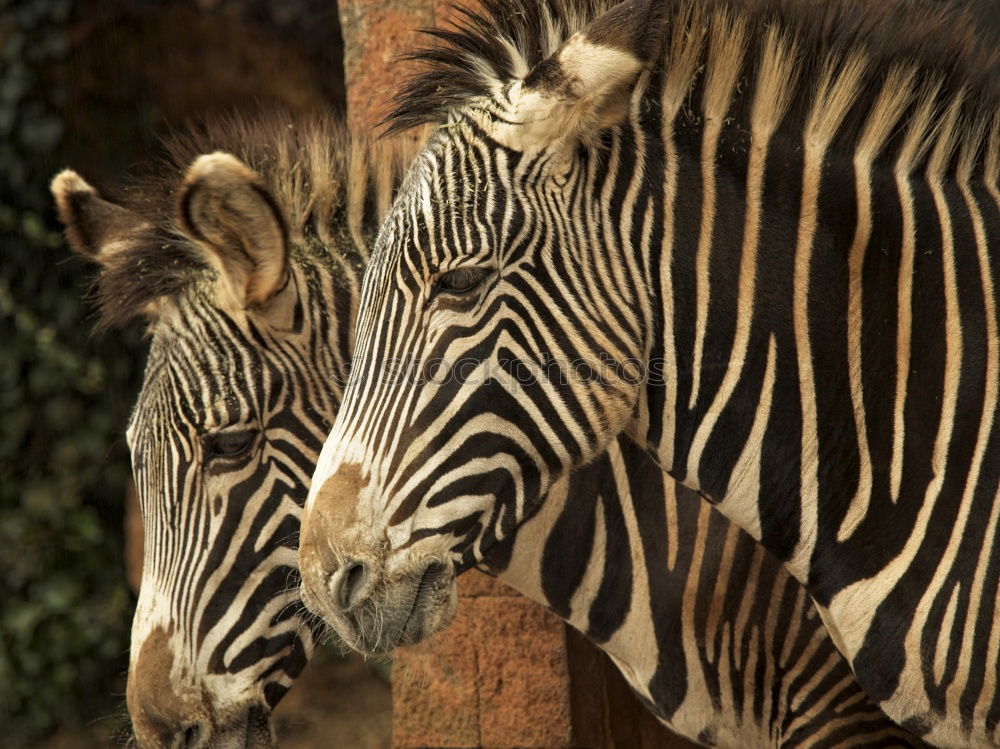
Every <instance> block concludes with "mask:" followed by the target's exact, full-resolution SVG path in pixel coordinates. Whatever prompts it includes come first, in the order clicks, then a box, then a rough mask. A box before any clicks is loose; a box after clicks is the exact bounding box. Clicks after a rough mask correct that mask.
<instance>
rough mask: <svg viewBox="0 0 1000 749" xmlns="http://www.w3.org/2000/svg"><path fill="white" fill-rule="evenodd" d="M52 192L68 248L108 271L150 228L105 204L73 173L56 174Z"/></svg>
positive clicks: (110, 204) (128, 211)
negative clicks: (122, 252)
mask: <svg viewBox="0 0 1000 749" xmlns="http://www.w3.org/2000/svg"><path fill="white" fill-rule="evenodd" d="M51 189H52V195H53V197H54V198H55V199H56V211H57V213H58V214H59V220H60V221H61V222H62V224H63V226H65V227H66V239H67V240H68V241H69V246H70V247H71V248H72V249H73V250H74V251H75V252H77V253H79V254H81V255H83V256H84V257H86V258H88V259H89V260H93V261H94V262H97V263H100V264H101V265H103V266H105V267H108V266H109V265H111V264H112V263H113V262H114V258H115V256H116V255H117V254H118V253H119V252H121V251H122V250H124V249H127V248H128V247H130V246H132V245H133V244H134V243H135V241H136V240H138V239H139V238H140V237H141V236H142V235H143V234H144V233H145V232H147V231H148V230H149V229H150V228H151V227H150V225H149V223H148V222H146V221H145V220H144V219H143V218H142V217H141V216H139V214H137V213H133V212H132V211H130V210H128V209H127V208H122V207H121V206H120V205H115V204H114V203H109V202H108V201H107V200H104V199H103V198H102V197H101V196H100V195H99V194H98V193H97V190H95V189H94V188H93V187H91V186H90V185H89V184H87V182H86V181H85V180H84V179H83V177H81V176H80V175H79V174H77V173H76V172H74V171H73V170H72V169H66V170H64V171H62V172H60V173H59V174H57V175H56V177H55V179H53V180H52V186H51Z"/></svg>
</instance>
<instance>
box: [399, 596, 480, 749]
mask: <svg viewBox="0 0 1000 749" xmlns="http://www.w3.org/2000/svg"><path fill="white" fill-rule="evenodd" d="M477 639H478V634H477V633H476V626H475V624H474V623H473V622H472V621H471V620H470V619H469V618H468V617H465V616H462V615H461V614H460V615H459V616H458V617H457V618H456V620H455V622H453V623H452V625H451V626H450V627H448V628H447V629H446V630H444V632H442V633H441V634H440V635H437V636H436V637H433V638H431V639H430V640H428V641H425V642H423V643H420V644H418V645H414V646H412V647H408V648H402V649H400V650H398V651H396V654H395V656H394V658H393V670H392V745H393V746H394V747H396V749H418V748H421V749H422V748H423V747H448V748H449V749H465V748H466V747H478V746H479V743H480V742H479V716H478V705H477V703H478V699H479V698H478V696H477V695H476V689H475V684H476V645H475V643H476V640H477Z"/></svg>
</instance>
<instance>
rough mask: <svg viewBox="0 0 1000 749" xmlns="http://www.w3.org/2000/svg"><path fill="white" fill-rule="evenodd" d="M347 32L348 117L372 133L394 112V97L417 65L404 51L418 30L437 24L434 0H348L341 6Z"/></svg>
mask: <svg viewBox="0 0 1000 749" xmlns="http://www.w3.org/2000/svg"><path fill="white" fill-rule="evenodd" d="M339 13H340V25H341V29H342V33H343V35H344V79H345V83H346V86H347V122H348V125H349V127H350V129H351V131H352V132H354V133H359V134H368V133H370V132H371V130H372V128H374V127H375V126H376V125H377V124H378V123H379V122H381V120H382V119H383V118H384V117H385V115H386V114H387V113H388V111H389V100H390V98H391V96H392V95H393V94H394V93H395V91H396V90H397V88H398V85H399V82H400V81H402V80H404V79H405V76H406V74H407V72H408V71H412V70H413V69H414V68H413V66H412V64H408V63H405V62H402V61H400V60H399V59H398V58H399V55H400V54H401V53H403V52H406V51H407V50H410V49H412V48H414V47H415V46H417V45H419V44H420V43H421V40H420V38H419V34H418V33H417V30H418V29H420V28H425V27H428V26H433V25H434V9H433V5H432V3H431V2H430V1H421V0H389V1H388V2H384V1H379V0H353V1H352V0H347V1H346V2H343V1H342V2H341V3H340V6H339Z"/></svg>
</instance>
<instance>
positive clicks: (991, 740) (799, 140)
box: [300, 0, 1000, 746]
mask: <svg viewBox="0 0 1000 749" xmlns="http://www.w3.org/2000/svg"><path fill="white" fill-rule="evenodd" d="M484 5H485V10H484V11H483V13H484V15H483V16H482V17H479V16H475V17H473V18H472V19H471V20H469V21H468V22H467V23H466V25H465V26H464V27H463V28H461V29H460V30H459V31H458V32H456V33H454V34H451V35H445V36H444V37H443V43H442V46H441V47H437V48H434V49H433V50H432V51H430V52H428V53H427V54H425V55H423V59H424V61H425V62H426V63H427V65H428V69H427V72H425V73H423V74H421V75H419V76H417V78H416V79H415V80H414V81H413V82H412V84H410V85H409V88H408V89H407V90H406V91H404V93H403V94H402V95H401V96H400V99H399V102H400V103H399V108H398V110H397V123H398V124H400V126H406V125H409V124H412V123H414V122H421V121H428V120H430V121H434V122H438V123H440V124H443V125H444V127H441V128H440V129H439V130H438V131H437V133H436V134H435V136H434V137H432V138H431V140H430V141H429V143H428V145H427V147H426V148H425V150H424V152H423V153H422V154H421V155H420V156H419V157H418V160H417V163H416V165H415V166H414V168H413V169H412V170H411V173H410V175H409V177H408V181H407V183H406V184H405V185H404V187H403V189H402V190H401V193H400V196H399V197H398V198H397V201H396V204H395V205H394V207H393V210H392V211H391V212H390V214H389V216H388V218H387V220H386V223H385V224H384V226H383V229H382V231H381V233H380V235H379V238H378V241H377V244H376V249H375V252H374V255H373V258H372V264H371V266H370V269H369V271H368V275H367V277H366V279H365V283H364V286H363V289H362V299H361V306H360V313H359V323H358V347H357V354H356V367H355V371H354V373H353V375H352V378H351V380H350V382H349V384H348V388H347V392H346V394H345V401H344V406H343V408H342V409H341V411H340V414H339V416H338V419H337V422H336V424H335V426H334V428H333V430H332V432H331V435H330V438H329V440H328V442H327V445H326V446H325V448H324V452H323V455H322V456H321V459H320V463H319V465H318V467H317V472H316V474H315V476H314V482H313V488H312V493H311V495H310V499H309V501H308V502H307V514H306V520H305V522H304V526H303V531H304V539H305V541H308V544H307V543H306V542H304V543H303V545H302V547H301V553H300V559H302V560H304V559H307V558H309V555H311V554H314V553H315V552H314V548H313V547H314V545H315V543H316V542H314V541H313V540H311V539H310V537H309V532H310V526H311V523H310V518H311V517H312V516H313V515H314V514H315V515H316V516H317V517H319V516H321V515H322V514H323V513H324V512H325V509H324V508H326V507H328V506H329V505H330V503H331V502H334V501H335V497H336V501H337V502H341V503H346V502H350V503H351V504H352V505H353V506H354V507H355V509H354V511H353V517H354V518H355V520H353V521H352V522H353V523H354V525H350V524H349V525H347V526H346V528H345V534H344V535H345V537H346V536H350V535H351V534H352V533H354V529H355V527H356V528H358V529H359V531H358V532H359V533H360V532H361V531H360V529H362V528H364V529H365V531H364V532H365V533H366V534H367V536H366V537H367V538H370V539H372V541H371V543H372V544H378V545H381V547H385V548H387V549H388V550H385V548H381V547H376V546H371V547H369V546H364V545H362V544H361V542H357V541H352V543H353V545H352V546H346V545H344V544H342V545H341V546H340V547H338V548H337V549H336V550H335V552H336V556H337V557H338V558H339V557H340V556H346V557H353V558H363V559H371V560H375V561H374V562H372V564H373V565H376V566H377V565H378V564H384V566H385V568H386V570H391V569H392V568H393V566H394V565H395V566H399V565H402V564H404V562H403V561H402V560H404V558H410V559H413V560H416V559H417V558H419V557H424V558H426V557H430V558H435V559H437V558H450V559H451V560H453V561H454V563H455V565H456V567H457V568H458V569H461V568H463V567H465V566H469V565H471V564H474V563H476V562H478V561H479V560H480V559H482V558H483V556H484V555H485V554H487V553H488V552H489V550H490V549H491V548H493V547H495V545H496V544H497V543H499V542H502V541H503V540H504V539H505V538H507V537H508V536H509V535H510V534H511V533H512V532H513V529H514V528H516V527H517V525H518V524H519V523H520V522H522V521H524V520H525V519H527V518H529V517H530V516H531V515H532V513H534V512H536V511H537V510H538V507H539V502H540V498H541V496H542V493H543V492H544V491H545V490H546V489H548V488H549V487H550V486H551V485H552V483H553V482H554V481H555V480H557V479H558V478H559V477H560V476H562V475H563V474H565V473H566V472H567V471H568V470H570V469H572V468H574V467H576V466H579V465H581V464H583V463H586V462H587V461H589V460H592V459H593V457H594V456H595V455H596V454H598V453H599V452H600V451H601V450H603V449H604V448H605V447H606V446H607V444H608V442H609V440H611V439H613V438H614V437H615V436H616V435H619V434H621V433H627V434H630V435H633V436H635V437H637V438H639V439H640V440H641V442H642V443H643V445H644V447H646V448H647V449H648V450H649V451H650V452H651V453H652V454H654V455H655V456H656V458H657V460H658V462H659V464H660V465H661V466H662V467H663V468H664V469H667V470H668V471H670V472H671V473H672V474H673V475H674V476H676V477H677V478H678V479H680V480H682V481H683V482H684V483H685V484H687V485H688V486H690V487H693V488H695V489H696V490H698V491H699V492H700V493H702V494H703V495H704V496H705V497H707V498H709V499H710V500H712V501H713V502H715V503H717V504H718V506H719V508H720V509H721V511H722V512H723V513H724V514H726V515H727V516H729V517H730V518H731V519H732V520H734V521H735V522H736V523H737V524H738V525H739V526H741V527H742V528H744V529H745V530H747V531H748V532H750V533H751V534H752V535H753V536H754V537H756V538H757V539H759V540H760V541H761V543H762V544H763V545H764V546H765V547H766V548H768V549H769V550H771V551H772V552H773V553H775V554H776V555H777V556H778V557H779V558H780V559H782V560H783V561H784V563H785V565H786V566H787V568H788V569H789V570H790V571H791V572H792V574H793V575H794V576H795V577H797V578H798V579H799V580H800V581H801V582H802V583H803V584H805V585H806V587H807V589H808V591H809V592H810V594H811V595H812V596H813V598H814V600H815V601H816V602H817V603H818V604H819V605H820V606H821V610H822V612H823V616H824V619H825V622H826V625H827V627H828V628H829V630H830V632H831V634H832V636H833V638H834V640H835V642H836V643H837V645H838V646H839V647H840V649H841V650H842V651H843V652H844V653H845V654H846V655H847V656H848V657H849V658H850V660H851V662H852V664H853V667H854V669H855V672H856V673H857V675H858V679H859V681H860V682H861V684H862V685H863V686H864V687H865V689H866V690H867V691H868V692H869V694H870V695H872V696H873V697H874V698H876V699H877V700H879V701H880V702H881V704H882V707H883V708H884V709H885V710H886V711H887V713H888V714H889V715H890V716H892V717H893V718H894V719H895V720H897V721H898V722H900V723H901V724H903V725H906V726H908V727H909V728H911V729H913V730H915V731H918V732H920V733H922V734H924V735H925V736H926V738H928V739H929V740H930V741H932V742H933V743H937V744H941V745H948V746H967V745H969V744H974V745H997V744H998V743H1000V728H998V723H1000V691H998V688H997V687H998V679H997V676H998V670H1000V615H998V609H997V601H998V586H1000V539H998V537H997V534H996V532H995V531H996V528H997V525H998V519H1000V491H998V489H1000V460H998V459H997V456H998V455H1000V450H998V444H997V440H998V439H1000V428H998V425H997V388H998V381H1000V380H998V367H1000V352H998V340H1000V339H998V335H997V317H996V312H997V311H996V301H997V300H996V296H997V295H996V273H997V270H996V267H995V266H996V264H997V263H996V257H995V255H996V242H997V239H996V238H997V237H998V236H1000V203H998V199H997V198H998V183H997V179H998V173H1000V90H998V84H997V81H998V80H1000V77H998V76H997V70H998V67H997V65H996V63H995V59H994V57H993V56H992V55H991V54H987V53H984V52H982V51H981V50H979V49H978V48H977V47H976V45H975V43H974V40H973V37H972V36H971V34H970V32H968V29H967V27H966V26H964V25H963V23H962V19H960V18H958V17H956V16H953V15H949V13H948V12H946V11H945V10H941V9H934V10H931V9H929V8H928V7H923V6H919V5H915V4H913V3H907V2H898V3H896V2H888V3H884V4H880V5H879V6H877V7H876V6H872V5H871V4H869V3H862V2H855V1H854V0H839V1H838V2H834V3H826V4H821V5H816V4H809V3H804V4H803V3H783V2H778V1H777V0H775V1H774V2H760V3H756V2H755V3H749V2H742V0H719V2H713V3H701V2H693V1H692V0H662V1H660V2H639V1H638V0H636V1H634V2H628V3H625V4H623V5H621V6H618V7H617V8H611V9H610V10H608V11H607V13H605V14H604V15H600V14H599V13H595V12H593V11H592V10H591V9H589V8H587V9H583V10H582V11H581V10H580V9H576V11H573V9H572V7H571V8H570V10H569V11H567V8H566V7H565V6H566V5H569V6H572V5H573V4H572V3H565V4H564V3H561V2H552V3H548V4H542V6H541V8H539V7H537V6H536V4H534V3H523V4H520V3H519V4H517V7H516V8H513V9H512V8H511V7H510V5H509V4H507V3H499V2H496V3H490V2H487V3H485V4H484ZM607 7H608V6H605V9H607ZM581 15H583V16H588V17H587V18H581V17H580V16H581ZM553 19H555V21H553ZM588 21H592V25H590V26H587V27H586V28H585V29H584V30H583V31H581V33H579V34H577V35H575V36H571V34H572V32H575V31H580V30H581V29H583V28H584V24H585V23H586V22H588ZM532 24H535V26H534V27H533V26H532ZM553 29H555V30H556V31H553ZM560 30H561V32H562V33H559V32H560ZM554 37H558V38H555V39H554ZM420 56H421V55H419V54H418V57H420ZM456 268H477V269H480V271H481V272H482V273H483V274H484V276H485V280H484V281H483V283H481V284H480V285H479V286H478V287H476V288H475V289H472V290H470V291H469V292H468V293H465V294H461V295H458V294H455V293H452V292H450V291H449V290H448V288H447V284H446V283H443V282H442V280H443V279H444V281H445V282H446V281H447V278H448V276H447V274H448V273H450V272H451V271H453V269H456ZM442 361H443V362H445V363H447V364H449V365H452V366H453V367H454V369H453V370H452V371H451V374H452V376H450V377H446V378H431V377H423V378H420V377H417V378H414V377H408V378H401V377H396V376H386V371H387V369H388V366H389V364H390V363H392V365H393V366H394V367H398V366H399V364H398V363H399V362H404V363H405V366H406V367H408V368H409V371H412V372H416V373H418V374H420V373H426V372H427V371H428V369H429V368H430V367H431V366H432V364H435V363H437V362H442ZM467 362H472V364H471V365H465V363H467ZM580 362H583V363H584V364H585V365H586V366H587V367H589V368H590V372H594V371H600V368H601V367H602V365H604V364H607V363H610V364H611V365H612V366H613V367H614V368H615V371H616V373H617V376H611V377H596V376H595V377H576V378H568V381H567V378H565V377H563V375H565V374H566V373H567V371H568V370H570V369H572V368H573V367H575V366H577V364H578V363H580ZM458 363H463V368H461V369H459V368H458ZM635 366H638V368H639V370H640V372H641V374H642V375H643V376H640V377H635V378H633V377H631V368H632V367H635ZM524 370H527V371H528V372H530V373H531V376H526V377H519V376H518V373H519V372H521V371H524ZM653 370H655V371H657V372H658V373H659V374H660V375H662V376H660V377H648V376H645V375H646V374H648V373H649V372H650V371H653ZM394 371H395V370H394ZM348 474H350V475H351V476H360V477H361V478H360V482H361V485H362V489H361V491H360V492H359V493H357V496H356V497H351V498H350V499H348V498H346V497H344V496H343V491H344V490H343V487H344V486H345V484H343V483H342V482H343V478H342V477H343V476H346V475H348ZM357 483H358V481H357V480H355V484H357ZM646 522H647V520H646V519H645V518H640V521H639V524H640V527H642V526H643V525H644V524H645V523H646ZM315 525H316V527H319V521H317V522H316V524H315ZM321 537H322V533H319V536H318V538H321ZM318 538H317V540H318ZM335 543H336V542H335ZM345 543H346V542H345ZM407 549H413V551H412V552H407V551H406V550H407ZM407 553H409V557H407V556H406V555H407ZM380 560H384V562H383V561H380ZM415 563H416V562H415V561H414V564H415ZM330 564H332V562H331V563H330ZM327 567H329V564H328V566H327ZM329 574H330V573H329V570H328V568H324V567H323V566H322V565H320V564H315V565H311V566H307V565H306V564H305V563H303V575H304V582H305V585H306V590H307V591H309V590H313V591H315V592H316V595H315V599H316V602H317V608H318V610H320V611H322V612H323V613H324V615H326V614H327V613H328V612H327V609H325V608H324V603H323V598H322V590H323V588H324V586H325V585H327V582H326V577H327V575H329ZM386 574H388V573H386ZM387 580H388V578H387Z"/></svg>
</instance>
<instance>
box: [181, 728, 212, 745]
mask: <svg viewBox="0 0 1000 749" xmlns="http://www.w3.org/2000/svg"><path fill="white" fill-rule="evenodd" d="M208 734H209V732H208V730H207V728H206V727H205V726H204V725H202V724H201V723H191V724H190V725H188V726H185V728H184V730H183V732H182V734H181V742H180V745H181V747H182V749H201V748H202V747H204V746H207V745H208Z"/></svg>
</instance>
